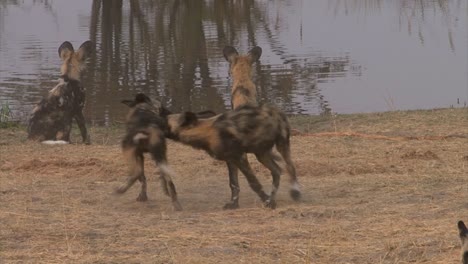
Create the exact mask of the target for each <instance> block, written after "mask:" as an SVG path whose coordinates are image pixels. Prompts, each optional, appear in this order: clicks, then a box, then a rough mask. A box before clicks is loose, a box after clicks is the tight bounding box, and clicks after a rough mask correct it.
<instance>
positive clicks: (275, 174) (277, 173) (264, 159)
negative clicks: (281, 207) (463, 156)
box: [255, 151, 281, 209]
mask: <svg viewBox="0 0 468 264" xmlns="http://www.w3.org/2000/svg"><path fill="white" fill-rule="evenodd" d="M255 156H256V157H257V159H258V161H260V163H262V164H263V166H265V167H267V168H268V170H270V172H271V177H272V182H273V183H272V187H271V194H270V199H269V200H267V201H266V206H267V207H270V208H272V209H275V208H276V192H277V191H278V188H279V184H280V177H281V169H280V167H279V166H278V164H277V163H276V162H275V157H274V156H273V153H272V152H271V151H268V152H264V153H256V154H255Z"/></svg>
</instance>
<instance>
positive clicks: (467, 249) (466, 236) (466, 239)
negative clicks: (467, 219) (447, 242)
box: [458, 221, 468, 264]
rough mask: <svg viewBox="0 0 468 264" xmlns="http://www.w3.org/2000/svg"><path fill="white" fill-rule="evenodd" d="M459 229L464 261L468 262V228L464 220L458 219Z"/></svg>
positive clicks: (466, 263)
mask: <svg viewBox="0 0 468 264" xmlns="http://www.w3.org/2000/svg"><path fill="white" fill-rule="evenodd" d="M458 231H459V235H460V239H461V254H462V263H463V264H468V229H467V228H466V226H465V223H463V221H458Z"/></svg>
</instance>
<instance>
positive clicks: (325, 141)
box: [0, 109, 468, 263]
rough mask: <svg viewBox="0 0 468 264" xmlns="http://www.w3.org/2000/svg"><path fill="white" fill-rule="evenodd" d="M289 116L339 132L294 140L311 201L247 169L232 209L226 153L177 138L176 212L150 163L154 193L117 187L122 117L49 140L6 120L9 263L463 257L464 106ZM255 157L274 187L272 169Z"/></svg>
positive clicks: (2, 209)
mask: <svg viewBox="0 0 468 264" xmlns="http://www.w3.org/2000/svg"><path fill="white" fill-rule="evenodd" d="M292 123H293V124H294V127H295V128H296V129H297V130H299V131H302V132H303V133H306V134H310V135H314V134H317V133H325V132H332V133H335V134H331V135H327V136H324V135H322V136H300V135H299V136H294V137H293V138H292V151H293V158H294V160H295V163H296V165H297V170H298V175H299V177H300V182H301V183H302V185H303V198H304V199H303V201H302V202H300V203H294V202H293V201H291V199H290V198H289V196H288V193H287V191H288V183H287V177H283V178H282V182H281V187H280V193H279V195H278V209H276V210H269V209H264V208H262V206H261V204H260V202H259V200H258V199H257V197H256V195H255V194H254V193H253V192H252V191H251V190H250V189H249V187H248V186H247V185H246V181H245V180H244V179H243V178H242V177H241V178H240V179H241V188H242V189H241V209H239V210H235V211H223V210H221V207H222V206H223V204H224V202H226V201H228V200H229V186H228V178H227V171H226V168H225V165H224V163H222V162H218V161H215V160H213V159H212V158H210V157H208V156H207V155H206V154H204V153H202V152H200V151H196V150H193V149H191V148H188V147H184V146H181V145H180V144H176V143H172V142H171V143H170V144H169V162H170V164H171V165H172V167H173V168H174V170H175V171H176V173H177V177H176V178H175V179H174V180H175V184H176V186H177V188H178V192H179V196H180V202H181V203H182V206H183V207H184V211H182V212H173V211H172V207H171V203H170V200H169V198H168V197H165V196H163V194H162V191H161V189H160V187H159V182H158V181H157V177H158V173H157V169H156V168H155V166H154V165H153V164H152V163H151V162H150V161H148V162H147V163H146V170H147V176H148V178H149V182H148V185H149V188H148V195H149V201H148V202H146V203H139V202H136V201H135V200H134V199H135V197H136V196H137V192H138V189H139V188H137V187H133V188H132V189H131V190H129V193H127V194H125V195H123V196H115V195H114V194H113V189H114V188H115V187H116V186H118V185H119V184H120V183H122V182H123V181H124V180H125V178H126V170H127V166H126V164H124V161H123V158H122V156H121V150H120V147H119V145H118V139H119V137H120V136H121V135H122V134H123V130H122V129H121V128H119V127H117V128H116V127H111V128H92V129H91V133H92V134H91V135H92V136H93V139H94V144H93V145H91V146H85V145H73V144H72V145H65V146H45V145H40V144H37V143H31V142H26V141H25V140H24V139H25V138H26V134H25V132H24V130H23V129H2V130H0V182H1V184H0V259H1V260H2V261H1V262H2V263H17V262H24V263H40V262H43V263H457V261H458V260H459V241H458V236H457V235H458V234H457V227H456V223H457V221H458V220H460V219H463V220H465V221H467V220H468V160H467V158H466V157H467V156H468V147H467V146H468V139H467V138H466V137H446V138H443V137H445V136H447V135H465V136H466V135H468V112H467V110H466V109H446V110H439V111H411V112H394V113H383V114H368V115H349V116H336V117H322V118H312V117H295V118H292ZM340 133H341V134H340ZM353 133H354V134H353ZM357 134H364V135H376V136H384V137H392V138H401V137H409V138H412V140H387V139H385V138H379V137H362V136H356V135H357ZM429 137H441V138H432V139H431V138H429ZM74 138H78V137H76V136H75V137H74ZM415 138H416V139H415ZM250 160H251V161H252V163H253V165H252V166H253V168H254V170H255V171H256V172H257V174H258V176H259V178H260V180H261V181H262V183H264V186H265V188H267V189H269V188H270V182H271V180H270V179H271V178H270V176H269V175H268V173H267V171H266V169H265V168H263V167H262V166H261V165H259V164H258V163H257V162H256V161H255V160H254V159H252V158H250Z"/></svg>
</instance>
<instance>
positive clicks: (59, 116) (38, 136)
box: [28, 41, 93, 144]
mask: <svg viewBox="0 0 468 264" xmlns="http://www.w3.org/2000/svg"><path fill="white" fill-rule="evenodd" d="M92 51H93V44H92V42H91V41H85V42H84V43H83V44H81V46H80V48H79V49H78V50H77V51H76V52H75V51H74V49H73V45H72V44H71V43H70V42H68V41H65V42H63V43H62V45H60V47H59V49H58V53H59V56H60V58H61V59H62V61H63V63H62V66H61V67H60V73H61V76H60V79H59V83H58V84H57V86H55V87H54V88H53V89H52V90H50V91H49V94H48V95H47V97H45V98H44V99H42V100H41V101H40V102H39V104H38V105H37V106H36V107H35V108H34V110H33V111H32V114H31V118H30V120H29V124H28V139H32V140H37V141H45V140H60V141H65V142H69V141H70V131H71V126H72V119H73V118H74V119H75V120H76V122H77V123H78V127H79V128H80V132H81V137H82V138H83V142H85V143H87V144H89V143H90V138H89V135H88V132H87V130H86V124H85V119H84V115H83V107H84V105H85V88H84V87H83V85H82V84H81V72H82V71H83V69H84V67H85V61H86V59H87V58H88V57H89V56H90V55H91V53H92Z"/></svg>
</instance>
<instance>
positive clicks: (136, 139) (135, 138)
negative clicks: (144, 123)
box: [133, 132, 148, 144]
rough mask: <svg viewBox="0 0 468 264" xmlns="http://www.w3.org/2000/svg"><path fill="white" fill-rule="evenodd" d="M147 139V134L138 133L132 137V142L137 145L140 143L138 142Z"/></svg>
mask: <svg viewBox="0 0 468 264" xmlns="http://www.w3.org/2000/svg"><path fill="white" fill-rule="evenodd" d="M147 138H148V135H147V134H145V133H141V132H140V133H138V134H136V135H135V136H133V142H134V143H135V144H138V143H140V140H142V139H147Z"/></svg>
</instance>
